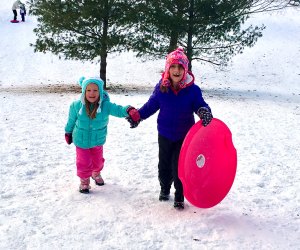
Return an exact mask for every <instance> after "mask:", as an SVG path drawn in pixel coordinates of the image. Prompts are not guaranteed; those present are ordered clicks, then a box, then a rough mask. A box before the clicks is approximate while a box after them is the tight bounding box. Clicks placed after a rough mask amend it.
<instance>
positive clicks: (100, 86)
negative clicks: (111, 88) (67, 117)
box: [78, 76, 104, 114]
mask: <svg viewBox="0 0 300 250" xmlns="http://www.w3.org/2000/svg"><path fill="white" fill-rule="evenodd" d="M78 83H79V85H80V86H81V88H82V90H81V97H80V101H81V103H82V107H81V109H80V110H79V114H82V109H83V106H84V105H85V90H86V87H87V86H88V85H89V84H90V83H94V84H96V85H97V86H98V90H99V97H100V99H99V107H98V109H97V113H100V112H101V102H102V99H103V85H104V82H103V80H102V79H101V78H100V77H97V76H95V77H89V78H86V77H84V76H82V77H80V78H79V80H78Z"/></svg>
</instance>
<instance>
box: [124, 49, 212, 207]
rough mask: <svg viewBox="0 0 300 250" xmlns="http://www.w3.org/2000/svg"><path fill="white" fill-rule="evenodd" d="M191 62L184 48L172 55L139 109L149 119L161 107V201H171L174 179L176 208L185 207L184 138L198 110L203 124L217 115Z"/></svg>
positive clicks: (159, 139) (159, 131) (133, 121)
mask: <svg viewBox="0 0 300 250" xmlns="http://www.w3.org/2000/svg"><path fill="white" fill-rule="evenodd" d="M188 63H189V61H188V58H187V56H186V55H185V54H184V51H183V49H182V48H178V49H176V50H175V51H173V52H171V53H170V54H168V55H167V58H166V65H165V71H164V73H163V74H162V79H161V80H160V81H159V83H158V84H157V85H156V86H155V88H154V91H153V93H152V95H151V96H150V98H149V100H148V101H147V102H146V103H145V104H144V105H143V106H142V107H141V108H140V109H139V110H138V111H137V110H136V111H135V112H138V113H139V115H140V119H141V120H145V119H147V118H148V117H150V116H151V115H153V114H154V113H156V111H158V110H159V113H158V118H157V129H158V146H159V156H158V157H159V162H158V179H159V183H160V187H161V190H160V194H159V200H160V201H167V200H169V198H170V189H171V185H172V183H173V182H174V188H175V199H174V207H175V208H176V209H184V196H183V187H182V183H181V181H180V179H179V178H178V158H179V153H180V149H181V146H182V143H183V140H184V138H185V136H186V134H187V132H188V131H189V129H190V128H191V127H192V126H193V125H194V124H195V119H194V113H196V114H197V115H198V116H199V117H200V119H201V120H202V124H203V126H207V125H208V124H209V123H210V121H211V120H212V117H213V116H212V113H211V109H210V107H209V106H208V104H207V103H206V102H205V101H204V99H203V97H202V93H201V90H200V88H199V87H198V86H197V85H195V84H194V76H193V74H192V73H191V72H189V71H188ZM137 117H138V114H137ZM128 121H129V122H130V124H131V127H136V126H137V125H138V124H139V122H140V120H138V121H137V120H132V119H130V118H129V119H128Z"/></svg>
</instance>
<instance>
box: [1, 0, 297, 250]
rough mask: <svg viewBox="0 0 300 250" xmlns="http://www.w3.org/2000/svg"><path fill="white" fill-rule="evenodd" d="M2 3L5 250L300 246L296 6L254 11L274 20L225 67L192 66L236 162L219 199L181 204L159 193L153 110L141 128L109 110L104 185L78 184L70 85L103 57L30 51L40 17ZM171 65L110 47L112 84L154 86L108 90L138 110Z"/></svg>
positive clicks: (95, 68) (91, 70) (265, 19)
mask: <svg viewBox="0 0 300 250" xmlns="http://www.w3.org/2000/svg"><path fill="white" fill-rule="evenodd" d="M0 3H1V7H0V29H1V30H0V32H1V34H4V35H2V36H1V39H0V76H1V79H0V106H1V109H0V135H1V136H0V147H1V152H0V159H1V168H0V181H1V183H2V188H1V190H0V249H1V250H2V249H100V248H102V249H300V236H299V235H300V196H299V193H300V188H299V187H300V170H299V162H300V150H299V148H300V147H299V142H300V59H299V58H300V43H299V40H300V15H299V12H292V11H289V12H288V13H286V14H280V15H273V16H267V17H263V16H257V17H256V19H255V20H252V21H254V22H257V23H261V22H263V23H265V24H266V25H267V30H266V31H265V33H264V37H263V38H262V39H261V40H260V41H259V42H258V43H257V45H256V46H255V47H254V48H251V49H247V50H246V51H245V53H244V54H242V55H240V56H237V57H236V58H235V59H234V61H233V64H232V65H231V66H230V67H228V68H227V70H226V71H215V70H214V69H213V68H211V67H210V66H208V65H201V64H196V63H195V64H194V67H193V69H194V73H195V75H196V79H198V81H197V82H198V84H199V85H200V87H201V88H202V89H203V93H204V97H205V99H206V101H207V102H208V103H209V104H210V106H211V107H212V110H213V113H214V116H215V117H217V118H219V119H221V120H223V121H224V122H225V123H226V124H227V125H228V126H229V127H230V129H231V131H232V134H233V141H234V145H235V147H236V149H237V152H238V169H237V175H236V179H235V182H234V184H233V187H232V189H231V190H230V192H229V194H228V196H227V197H226V198H225V199H224V200H223V201H222V202H221V203H220V204H218V205H217V206H215V207H213V208H210V209H200V208H197V207H194V206H193V205H191V204H189V203H188V202H186V209H185V210H184V211H182V212H178V211H176V210H175V209H174V208H173V207H172V204H173V200H171V201H170V202H165V203H161V202H159V201H158V193H159V185H158V180H157V153H158V151H157V150H158V146H157V132H156V116H155V115H154V116H153V117H151V118H150V119H148V120H146V121H143V122H142V123H141V124H140V126H139V127H138V128H136V129H130V128H129V125H128V123H127V122H126V121H125V119H119V118H114V117H112V118H111V119H110V123H109V133H108V137H107V143H106V144H105V146H104V155H105V158H106V163H105V168H104V170H103V177H104V179H105V182H106V185H104V186H103V187H96V186H94V185H93V186H92V191H91V193H90V195H83V194H80V193H79V192H78V191H77V189H78V178H77V177H76V169H75V148H74V145H71V146H68V145H66V143H65V141H64V126H65V122H66V119H67V112H68V107H69V104H70V102H71V101H72V100H74V99H76V98H78V96H79V93H76V91H74V90H72V91H64V90H65V89H64V88H66V87H68V86H71V84H75V83H76V80H77V79H78V78H79V77H80V76H82V75H90V74H96V73H97V72H98V66H97V65H91V64H88V63H85V64H83V63H79V62H72V61H59V60H58V59H57V57H55V56H53V55H48V54H46V55H44V54H34V53H33V51H32V48H30V47H29V46H28V43H29V42H33V41H34V35H33V33H32V29H33V27H34V26H35V24H36V21H35V19H34V18H33V17H30V16H29V17H27V22H26V23H20V24H11V23H9V20H10V19H11V18H12V13H11V9H10V7H11V4H12V3H9V1H3V0H0ZM163 63H164V61H163V60H162V61H155V62H145V63H141V62H140V61H138V60H137V59H135V58H134V57H133V56H132V55H131V54H122V55H120V56H111V59H110V61H109V66H108V79H109V83H110V84H115V85H116V84H122V85H123V86H124V85H125V86H126V85H128V86H129V85H130V86H131V87H132V86H137V88H139V87H140V86H142V87H143V88H145V89H146V90H145V91H124V92H122V91H118V92H112V93H110V96H111V100H112V101H114V102H116V103H118V104H124V105H125V104H131V105H133V106H136V107H140V106H141V105H142V104H143V103H144V102H145V101H146V100H147V99H148V97H149V95H150V93H151V91H150V90H148V89H147V88H148V87H153V86H154V85H155V83H156V82H157V81H158V79H159V72H160V70H161V69H162V68H163V66H164V65H163ZM120 69H121V70H120ZM53 86H54V87H53ZM72 86H73V85H72ZM70 89H71V88H70ZM50 92H51V93H50ZM54 92H56V93H54ZM172 191H173V190H172ZM172 199H173V198H172Z"/></svg>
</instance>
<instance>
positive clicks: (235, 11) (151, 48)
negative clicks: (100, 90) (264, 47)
mask: <svg viewBox="0 0 300 250" xmlns="http://www.w3.org/2000/svg"><path fill="white" fill-rule="evenodd" d="M290 4H291V3H290V1H285V0H278V1H268V0H266V1H260V0H231V1H220V0H185V1H181V0H144V1H142V3H141V4H140V5H139V6H138V7H137V8H138V10H137V12H138V13H139V18H138V21H137V24H136V25H135V26H134V27H135V29H136V33H135V36H134V37H133V39H134V41H133V42H132V49H133V50H135V51H136V52H137V55H138V56H146V57H150V58H162V56H164V55H166V54H167V53H168V52H170V51H171V50H173V49H175V47H177V46H182V47H183V48H185V51H186V52H187V56H188V58H189V60H190V62H192V61H193V60H200V61H205V62H209V63H212V64H215V65H223V66H226V65H227V63H228V62H229V61H230V59H231V58H232V57H233V56H234V55H236V54H238V53H242V52H243V50H244V49H245V48H246V47H251V46H253V45H254V44H255V42H256V41H257V39H258V38H259V37H261V36H262V31H263V29H264V28H265V26H264V25H263V24H262V25H260V26H253V25H248V26H246V25H245V22H246V21H247V19H248V18H249V17H250V15H251V14H253V13H257V12H267V11H274V10H278V9H282V8H285V7H287V6H289V5H290ZM191 67H192V63H190V69H191Z"/></svg>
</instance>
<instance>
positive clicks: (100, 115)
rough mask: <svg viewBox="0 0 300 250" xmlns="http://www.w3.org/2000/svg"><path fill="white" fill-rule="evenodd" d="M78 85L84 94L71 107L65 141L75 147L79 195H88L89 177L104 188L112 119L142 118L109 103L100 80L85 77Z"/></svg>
mask: <svg viewBox="0 0 300 250" xmlns="http://www.w3.org/2000/svg"><path fill="white" fill-rule="evenodd" d="M79 84H80V85H81V87H82V94H81V97H80V100H77V101H74V102H73V103H72V104H71V106H70V110H69V117H68V122H67V125H66V127H65V139H66V142H67V143H68V144H71V143H72V142H73V143H74V144H75V146H76V166H77V176H78V177H79V178H80V186H79V192H81V193H89V189H90V188H91V187H90V185H89V184H90V177H92V179H93V180H95V184H96V185H99V186H102V185H104V181H103V178H102V177H101V174H100V172H101V170H102V169H103V167H104V158H103V145H104V143H105V141H106V136H107V125H108V121H109V116H110V115H112V116H116V117H120V118H121V117H130V118H131V119H133V120H139V117H137V115H136V114H137V113H136V112H133V111H134V110H135V109H134V108H133V107H131V106H120V105H117V104H114V103H112V102H110V99H109V96H108V94H107V93H106V92H105V91H104V90H103V81H102V80H101V79H100V78H98V77H92V78H84V77H82V78H80V80H79ZM131 114H133V115H132V116H131Z"/></svg>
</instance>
